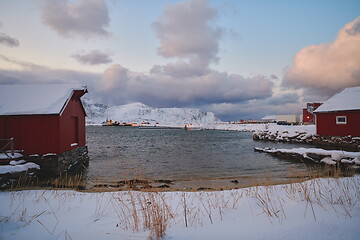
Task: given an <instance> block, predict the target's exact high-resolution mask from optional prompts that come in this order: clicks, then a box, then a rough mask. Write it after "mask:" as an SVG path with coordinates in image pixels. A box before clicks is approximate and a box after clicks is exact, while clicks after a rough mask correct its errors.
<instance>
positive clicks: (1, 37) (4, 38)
mask: <svg viewBox="0 0 360 240" xmlns="http://www.w3.org/2000/svg"><path fill="white" fill-rule="evenodd" d="M0 44H4V45H7V46H9V47H18V46H19V45H20V42H19V40H17V39H16V38H13V37H10V36H9V35H7V34H5V33H0Z"/></svg>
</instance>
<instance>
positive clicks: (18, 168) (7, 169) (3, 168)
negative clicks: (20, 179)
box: [0, 162, 40, 174]
mask: <svg viewBox="0 0 360 240" xmlns="http://www.w3.org/2000/svg"><path fill="white" fill-rule="evenodd" d="M34 168H35V169H40V166H39V165H37V164H35V163H31V162H28V163H25V164H19V163H17V164H14V163H13V164H12V165H0V174H6V173H16V172H24V171H27V170H29V169H34Z"/></svg>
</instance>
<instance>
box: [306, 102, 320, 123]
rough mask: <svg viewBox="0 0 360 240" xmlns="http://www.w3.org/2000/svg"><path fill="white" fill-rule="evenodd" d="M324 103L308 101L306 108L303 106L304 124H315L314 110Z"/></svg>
mask: <svg viewBox="0 0 360 240" xmlns="http://www.w3.org/2000/svg"><path fill="white" fill-rule="evenodd" d="M321 104H322V103H315V102H313V103H307V104H306V108H303V115H302V121H303V123H304V124H315V121H314V111H315V110H316V109H317V108H318V107H320V106H321Z"/></svg>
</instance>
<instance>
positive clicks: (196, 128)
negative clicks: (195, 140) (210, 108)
mask: <svg viewBox="0 0 360 240" xmlns="http://www.w3.org/2000/svg"><path fill="white" fill-rule="evenodd" d="M184 129H185V131H188V130H192V131H194V130H202V129H201V128H200V127H194V126H193V125H192V124H186V125H185V127H184Z"/></svg>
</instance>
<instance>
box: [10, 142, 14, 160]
mask: <svg viewBox="0 0 360 240" xmlns="http://www.w3.org/2000/svg"><path fill="white" fill-rule="evenodd" d="M10 148H11V156H14V138H10Z"/></svg>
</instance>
